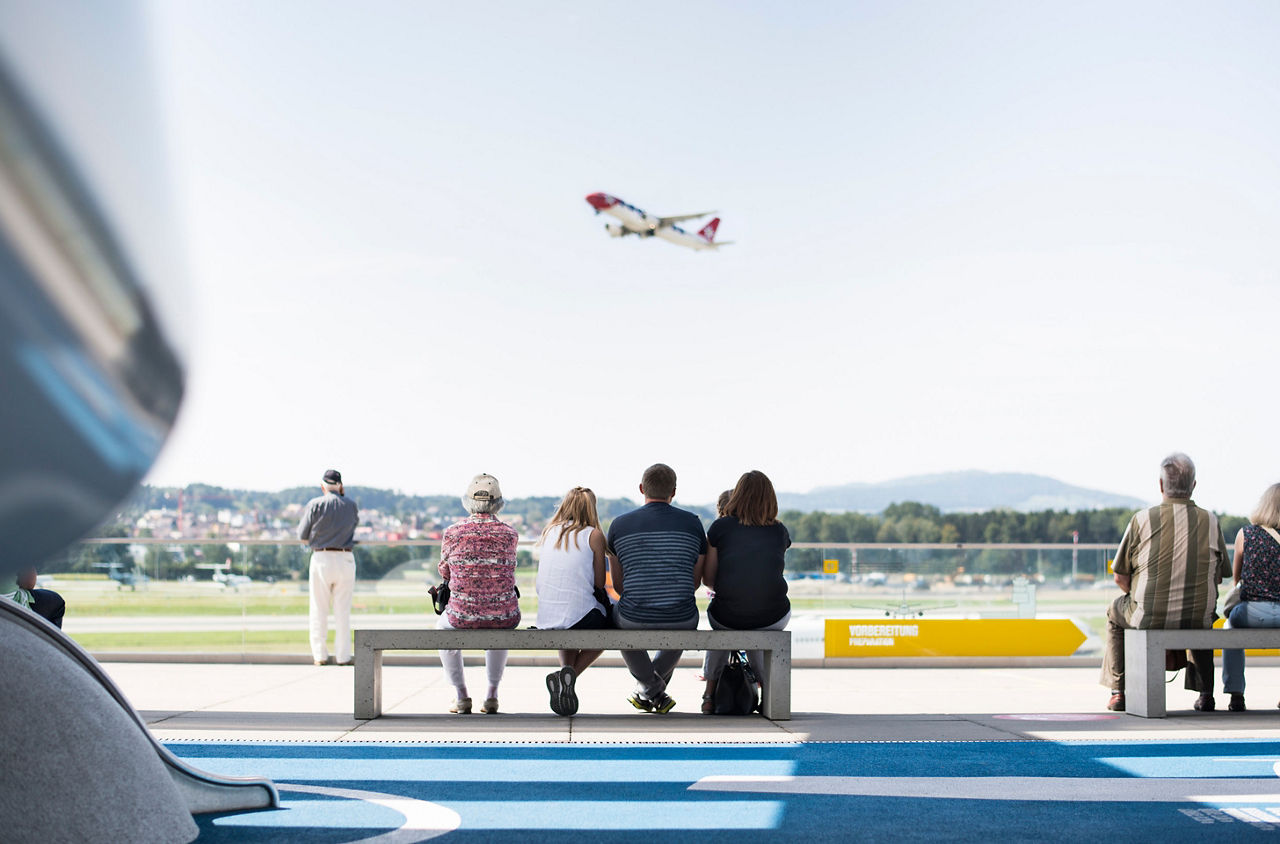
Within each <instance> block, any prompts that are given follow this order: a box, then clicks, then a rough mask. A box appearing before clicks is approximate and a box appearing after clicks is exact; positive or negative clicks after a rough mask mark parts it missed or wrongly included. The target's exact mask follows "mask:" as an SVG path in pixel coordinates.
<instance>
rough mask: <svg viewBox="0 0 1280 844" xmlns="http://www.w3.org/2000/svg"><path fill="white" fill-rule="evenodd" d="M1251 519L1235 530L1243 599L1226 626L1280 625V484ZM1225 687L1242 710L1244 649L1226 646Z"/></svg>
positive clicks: (1231, 706) (1264, 497) (1236, 566)
mask: <svg viewBox="0 0 1280 844" xmlns="http://www.w3.org/2000/svg"><path fill="white" fill-rule="evenodd" d="M1249 521H1250V522H1252V524H1249V525H1246V526H1245V527H1243V528H1241V529H1240V532H1239V533H1237V534H1236V554H1235V561H1234V562H1233V563H1232V574H1233V575H1234V577H1235V582H1236V583H1239V584H1240V592H1241V595H1240V598H1241V600H1240V603H1239V604H1237V605H1236V606H1235V608H1234V609H1232V610H1231V612H1230V613H1229V614H1228V616H1227V623H1226V625H1225V626H1226V627H1280V536H1277V532H1278V531H1280V484H1272V485H1271V486H1269V487H1267V491H1266V492H1264V493H1262V498H1261V499H1260V500H1259V501H1258V506H1257V507H1256V508H1255V509H1254V511H1253V515H1251V516H1250V517H1249ZM1222 690H1223V691H1224V692H1226V693H1227V694H1229V695H1231V703H1229V704H1228V705H1227V709H1229V710H1230V711H1232V712H1243V711H1244V708H1245V707H1244V651H1242V650H1227V649H1226V648H1224V649H1223V651H1222Z"/></svg>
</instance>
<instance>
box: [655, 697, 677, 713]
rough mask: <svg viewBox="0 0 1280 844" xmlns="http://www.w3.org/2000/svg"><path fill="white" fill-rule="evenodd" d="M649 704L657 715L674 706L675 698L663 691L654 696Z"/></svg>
mask: <svg viewBox="0 0 1280 844" xmlns="http://www.w3.org/2000/svg"><path fill="white" fill-rule="evenodd" d="M650 705H651V706H652V707H653V711H654V712H656V713H658V714H659V715H666V714H667V713H668V712H670V711H671V710H672V709H673V708H674V707H675V705H676V702H675V699H674V698H672V697H671V695H669V694H667V693H666V692H663V693H662V694H660V695H658V696H657V697H656V698H654V699H653V701H652V703H651V704H650Z"/></svg>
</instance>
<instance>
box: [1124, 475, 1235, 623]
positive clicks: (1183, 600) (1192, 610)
mask: <svg viewBox="0 0 1280 844" xmlns="http://www.w3.org/2000/svg"><path fill="white" fill-rule="evenodd" d="M1113 570H1114V571H1115V573H1116V574H1127V575H1129V576H1130V577H1131V578H1132V580H1131V582H1130V585H1129V594H1130V595H1131V596H1132V598H1133V602H1132V603H1131V604H1130V607H1129V618H1128V619H1127V621H1128V623H1129V626H1130V627H1133V628H1137V629H1144V628H1152V627H1154V628H1166V629H1179V628H1181V629H1188V628H1201V627H1212V626H1213V620H1214V609H1215V607H1216V606H1217V603H1218V584H1219V583H1220V582H1221V581H1222V580H1223V579H1224V578H1229V577H1231V562H1230V560H1229V559H1228V558H1227V553H1226V543H1225V542H1224V541H1223V539H1222V528H1221V527H1220V526H1219V525H1218V517H1217V516H1215V515H1214V514H1213V513H1210V512H1209V511H1208V510H1202V509H1200V508H1199V507H1197V506H1196V505H1195V502H1194V501H1191V500H1190V499H1177V500H1173V501H1164V502H1162V503H1161V504H1159V505H1157V506H1155V507H1152V508H1150V509H1149V510H1142V511H1140V512H1138V513H1136V514H1134V516H1133V518H1132V519H1130V520H1129V526H1128V527H1127V528H1125V531H1124V537H1123V538H1122V539H1121V540H1120V548H1119V550H1117V551H1116V559H1115V565H1114V567H1113Z"/></svg>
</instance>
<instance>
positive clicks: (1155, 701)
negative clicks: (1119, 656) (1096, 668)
mask: <svg viewBox="0 0 1280 844" xmlns="http://www.w3.org/2000/svg"><path fill="white" fill-rule="evenodd" d="M1138 638H1139V637H1137V636H1133V637H1130V636H1129V635H1128V634H1127V632H1126V635H1125V643H1124V687H1125V691H1124V698H1125V711H1126V712H1128V713H1129V714H1130V715H1137V716H1138V717H1140V718H1163V717H1165V715H1166V714H1167V711H1166V710H1165V700H1164V647H1163V646H1161V645H1159V643H1158V640H1157V639H1156V637H1154V636H1145V637H1142V638H1143V639H1144V640H1146V642H1147V644H1145V646H1139V645H1138V644H1137V640H1138Z"/></svg>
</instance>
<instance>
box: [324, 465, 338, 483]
mask: <svg viewBox="0 0 1280 844" xmlns="http://www.w3.org/2000/svg"><path fill="white" fill-rule="evenodd" d="M324 482H325V483H327V484H340V483H342V473H341V472H339V471H338V470H337V469H327V470H325V473H324Z"/></svg>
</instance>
